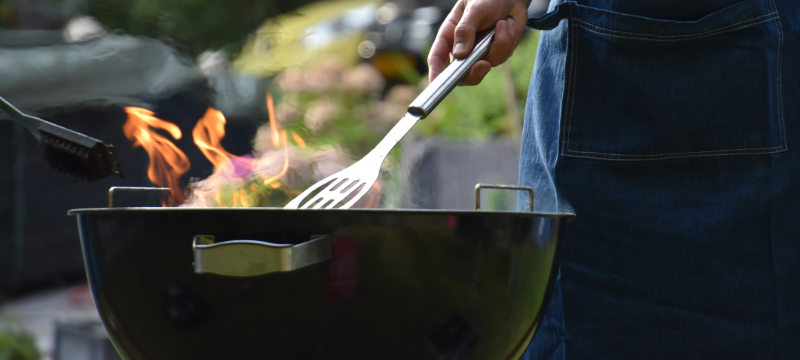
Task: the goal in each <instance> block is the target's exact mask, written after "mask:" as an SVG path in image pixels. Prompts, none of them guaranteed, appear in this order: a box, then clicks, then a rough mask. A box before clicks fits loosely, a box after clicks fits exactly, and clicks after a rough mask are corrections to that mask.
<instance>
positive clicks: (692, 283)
mask: <svg viewBox="0 0 800 360" xmlns="http://www.w3.org/2000/svg"><path fill="white" fill-rule="evenodd" d="M529 25H531V26H533V27H537V28H541V29H549V31H544V32H543V33H542V38H541V43H540V46H539V53H538V55H537V60H536V65H535V71H534V77H533V79H532V81H531V87H530V91H529V98H528V104H527V111H526V117H525V127H524V130H523V145H522V156H521V160H520V182H521V183H522V184H524V185H528V186H532V187H533V188H534V190H535V194H536V199H535V209H536V211H539V212H572V211H574V212H575V214H576V215H577V217H576V218H575V219H574V220H572V221H571V222H570V223H568V224H567V231H566V234H565V237H564V239H563V240H564V252H563V257H562V263H561V269H560V277H559V281H558V283H557V284H556V288H555V291H554V294H553V297H552V299H551V302H550V306H549V308H548V309H547V313H546V315H545V318H544V320H543V323H542V324H541V326H540V328H539V330H538V333H537V334H536V336H535V337H534V339H533V341H532V342H531V345H530V347H529V349H528V351H527V352H526V354H525V355H524V356H523V359H559V360H560V359H580V360H583V359H704V360H705V359H726V360H729V359H800V216H799V215H800V152H798V151H796V149H795V150H792V149H791V146H790V145H792V144H794V146H797V144H798V140H800V122H798V121H796V119H797V117H798V115H797V114H800V102H798V101H797V100H798V95H800V81H799V80H800V65H798V64H800V61H798V60H800V43H799V42H798V41H800V36H798V35H800V2H798V1H796V0H746V1H740V0H661V1H655V0H582V1H578V2H577V3H575V2H562V3H560V4H558V5H557V6H555V7H554V8H552V9H551V12H550V14H549V15H546V16H544V17H543V18H539V19H533V20H531V21H529ZM518 203H519V207H520V209H526V208H527V206H528V205H527V199H525V198H524V197H520V199H519V201H518Z"/></svg>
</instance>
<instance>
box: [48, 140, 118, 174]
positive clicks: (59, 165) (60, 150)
mask: <svg viewBox="0 0 800 360" xmlns="http://www.w3.org/2000/svg"><path fill="white" fill-rule="evenodd" d="M39 143H40V144H41V146H42V150H43V151H44V158H45V161H47V163H48V164H49V165H50V166H51V167H53V169H55V170H58V171H59V172H62V173H65V174H69V175H72V176H75V177H77V178H80V179H84V180H87V181H90V182H92V181H96V180H98V179H101V178H104V177H106V176H108V175H110V174H112V173H117V174H118V175H120V176H122V174H121V172H119V171H115V169H114V167H115V165H116V166H117V167H118V166H119V165H118V162H116V155H115V154H114V152H113V147H111V151H109V147H108V146H107V145H106V144H104V143H102V142H97V143H95V144H93V145H94V146H92V147H91V148H89V147H87V146H86V145H82V144H77V143H75V142H72V141H69V140H66V139H64V138H60V137H58V136H55V135H53V134H50V133H47V132H44V131H42V132H41V139H40V141H39ZM87 145H88V144H87ZM111 157H113V159H112V158H111Z"/></svg>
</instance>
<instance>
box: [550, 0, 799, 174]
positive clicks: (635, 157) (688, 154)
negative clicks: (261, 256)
mask: <svg viewBox="0 0 800 360" xmlns="http://www.w3.org/2000/svg"><path fill="white" fill-rule="evenodd" d="M769 1H770V7H771V8H772V12H771V13H769V14H766V15H762V16H759V17H755V18H752V19H748V20H744V21H740V22H738V23H736V24H732V25H728V26H726V27H723V28H719V29H715V30H712V31H709V32H705V33H700V34H696V35H693V36H692V37H686V38H682V39H677V40H658V39H647V38H637V37H626V36H618V35H611V34H603V33H601V32H598V31H595V30H592V29H589V28H587V27H585V26H582V25H579V24H572V23H570V25H571V26H570V27H580V28H583V29H585V30H587V31H590V32H593V33H597V34H599V35H603V36H610V37H616V38H629V39H640V40H646V41H680V40H689V39H697V38H703V37H708V36H712V35H717V34H723V33H726V32H731V31H735V30H740V29H743V28H747V27H750V26H755V25H759V24H762V23H766V22H769V21H775V23H776V26H777V27H778V59H777V63H778V85H777V86H778V94H777V96H778V122H779V132H780V137H779V139H780V142H781V143H782V144H781V145H777V146H773V147H769V148H745V149H725V150H708V151H698V152H682V153H667V154H652V155H638V154H614V153H601V152H591V151H578V150H572V149H570V148H569V134H570V130H571V129H572V126H571V125H572V108H573V105H574V103H575V99H574V96H573V95H572V94H573V92H574V88H575V86H574V83H575V81H576V79H575V78H576V77H577V76H575V74H576V71H577V70H576V69H575V68H576V67H577V66H575V65H574V63H575V57H577V53H578V51H577V50H578V47H577V41H576V40H575V39H571V40H573V43H575V53H574V56H573V58H572V59H571V61H570V69H571V73H572V74H573V75H572V82H571V87H570V91H569V96H570V99H569V100H570V106H569V112H568V114H567V124H566V128H567V129H566V130H567V131H566V132H567V134H566V142H565V143H564V144H563V145H562V153H563V155H565V156H570V153H579V154H597V155H604V156H605V157H596V156H586V155H572V157H582V158H589V159H600V160H617V161H645V160H664V159H676V158H688V157H702V156H723V155H755V154H772V153H777V152H782V151H786V150H787V149H788V146H787V145H786V139H785V136H784V130H785V128H784V120H783V94H782V81H783V78H782V75H781V74H782V69H781V63H782V47H783V35H782V34H783V32H782V30H781V23H780V15H778V11H777V7H775V6H774V0H769ZM570 5H572V4H570ZM574 9H575V7H574V6H570V15H571V19H570V20H577V21H578V22H581V23H584V24H587V25H590V26H593V27H596V28H598V29H602V30H604V31H608V32H615V33H625V32H620V31H616V30H610V29H605V28H602V27H599V26H596V25H593V24H589V23H586V22H584V21H581V20H580V19H577V17H576V16H575V13H574ZM773 15H774V16H773ZM764 17H769V18H768V19H765V20H762V21H759V22H756V23H752V24H745V25H742V26H739V27H736V28H732V29H728V30H725V31H720V30H723V29H727V28H730V27H731V26H736V25H739V24H742V23H745V22H748V21H755V20H758V19H761V18H764ZM627 34H634V35H638V34H636V33H627ZM572 35H573V36H570V37H575V38H577V34H572ZM641 35H645V36H653V37H656V36H658V37H662V36H659V35H649V34H641ZM680 36H683V35H680ZM663 37H666V36H663ZM611 156H616V157H619V158H617V159H614V158H610V157H611ZM626 158H633V159H626Z"/></svg>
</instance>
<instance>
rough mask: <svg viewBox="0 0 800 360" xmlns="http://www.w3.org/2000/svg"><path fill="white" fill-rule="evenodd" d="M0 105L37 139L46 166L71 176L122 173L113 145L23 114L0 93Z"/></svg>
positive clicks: (98, 175) (86, 177)
mask: <svg viewBox="0 0 800 360" xmlns="http://www.w3.org/2000/svg"><path fill="white" fill-rule="evenodd" d="M0 109H2V110H3V111H5V112H6V113H7V114H8V115H9V116H11V117H12V118H13V119H14V120H15V121H16V122H17V123H19V124H21V125H22V126H24V127H25V128H26V129H28V130H29V131H30V132H31V133H32V134H33V136H35V137H36V139H37V140H39V145H40V146H41V148H42V150H43V151H44V158H45V161H47V163H48V164H50V166H51V167H52V168H54V169H56V170H58V171H60V172H63V173H66V174H70V175H73V176H75V177H78V178H81V179H84V180H88V181H95V180H97V179H102V178H104V177H106V176H108V175H111V174H116V175H119V176H120V177H123V178H124V176H123V174H122V166H120V164H119V159H118V158H117V152H116V151H115V150H114V146H113V145H106V144H105V143H103V142H102V141H100V140H97V139H94V138H91V137H88V136H86V135H84V134H81V133H79V132H77V131H73V130H70V129H67V128H65V127H62V126H58V125H56V124H53V123H51V122H47V121H45V120H42V119H39V118H37V117H33V116H30V115H26V114H24V113H22V112H21V111H19V110H18V109H17V108H15V107H14V106H13V105H11V104H9V103H8V101H6V100H5V99H3V98H2V97H0Z"/></svg>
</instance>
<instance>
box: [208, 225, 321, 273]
mask: <svg viewBox="0 0 800 360" xmlns="http://www.w3.org/2000/svg"><path fill="white" fill-rule="evenodd" d="M214 241H215V238H214V236H212V235H197V236H195V237H194V243H193V249H194V272H195V273H197V274H205V273H210V274H218V275H224V276H238V277H248V276H258V275H264V274H269V273H274V272H284V271H293V270H297V269H300V268H303V267H306V266H310V265H314V264H317V263H320V262H323V261H326V260H329V259H331V258H332V257H333V252H332V249H331V246H332V240H331V236H329V235H315V236H312V239H311V240H309V241H306V242H304V243H301V244H297V245H291V244H273V243H268V242H265V241H256V240H231V241H224V242H220V243H214Z"/></svg>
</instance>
